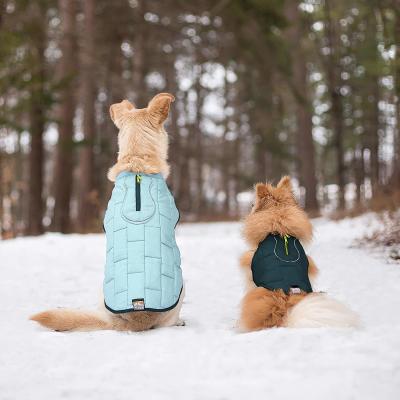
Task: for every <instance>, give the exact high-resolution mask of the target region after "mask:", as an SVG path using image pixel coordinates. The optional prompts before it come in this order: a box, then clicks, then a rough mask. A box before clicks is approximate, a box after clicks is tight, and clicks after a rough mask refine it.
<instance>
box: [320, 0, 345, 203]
mask: <svg viewBox="0 0 400 400" xmlns="http://www.w3.org/2000/svg"><path fill="white" fill-rule="evenodd" d="M330 1H331V0H325V24H326V30H327V31H326V39H327V43H328V47H329V49H330V53H329V62H328V63H327V64H326V69H327V71H326V72H327V78H328V79H327V83H328V92H329V95H330V98H331V118H332V126H333V132H334V147H335V150H336V177H337V185H338V208H339V209H341V210H343V209H344V208H345V206H346V203H345V166H344V149H343V135H344V126H343V108H342V98H341V93H340V71H338V62H337V60H336V57H335V55H336V51H335V50H336V48H335V46H336V35H335V31H334V26H333V23H334V22H333V19H332V16H331V12H330Z"/></svg>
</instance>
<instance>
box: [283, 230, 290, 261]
mask: <svg viewBox="0 0 400 400" xmlns="http://www.w3.org/2000/svg"><path fill="white" fill-rule="evenodd" d="M289 237H290V236H289V235H284V236H283V240H284V241H285V253H286V255H287V256H288V255H289V248H288V238H289Z"/></svg>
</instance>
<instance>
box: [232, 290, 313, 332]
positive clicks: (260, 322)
mask: <svg viewBox="0 0 400 400" xmlns="http://www.w3.org/2000/svg"><path fill="white" fill-rule="evenodd" d="M305 295H306V294H305V293H302V294H296V295H290V296H289V295H286V294H285V293H284V292H283V291H282V290H274V291H272V290H268V289H265V288H262V287H256V288H254V289H252V290H250V291H249V292H247V294H246V295H245V297H244V298H243V302H242V311H241V316H240V320H239V329H240V330H241V331H242V332H250V331H257V330H260V329H265V328H272V327H274V326H277V327H278V326H283V325H284V322H285V317H286V314H287V312H288V310H289V309H290V308H291V307H293V306H294V305H295V304H297V303H298V302H299V301H300V300H302V299H303V298H304V297H305Z"/></svg>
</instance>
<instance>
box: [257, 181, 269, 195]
mask: <svg viewBox="0 0 400 400" xmlns="http://www.w3.org/2000/svg"><path fill="white" fill-rule="evenodd" d="M268 195H269V190H268V186H267V185H266V184H265V183H257V185H256V196H257V197H258V198H259V199H262V198H263V197H267V196H268Z"/></svg>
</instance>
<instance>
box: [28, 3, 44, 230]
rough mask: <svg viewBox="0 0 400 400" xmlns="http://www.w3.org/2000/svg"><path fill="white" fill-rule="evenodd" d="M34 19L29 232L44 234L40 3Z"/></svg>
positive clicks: (42, 75) (42, 53) (33, 15)
mask: <svg viewBox="0 0 400 400" xmlns="http://www.w3.org/2000/svg"><path fill="white" fill-rule="evenodd" d="M32 7H34V8H33V9H32V18H35V19H36V21H38V23H36V24H35V27H36V28H35V34H34V36H33V37H32V38H31V39H32V42H33V43H32V56H33V59H34V63H35V65H34V69H35V70H34V75H35V84H33V85H32V86H31V94H30V104H29V123H30V131H31V147H30V152H29V180H28V199H29V200H28V225H27V230H26V233H27V234H28V235H40V234H42V233H43V222H42V219H43V199H42V191H43V162H44V149H43V133H44V129H45V110H44V104H43V98H44V84H45V79H46V77H45V62H46V61H45V55H44V52H45V48H46V43H45V41H46V31H45V25H44V24H43V20H44V19H45V17H46V16H45V11H43V10H42V9H41V7H39V6H38V5H33V6H32Z"/></svg>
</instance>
